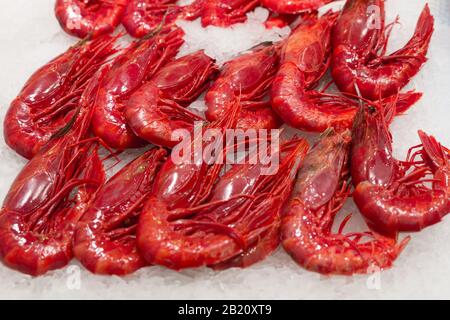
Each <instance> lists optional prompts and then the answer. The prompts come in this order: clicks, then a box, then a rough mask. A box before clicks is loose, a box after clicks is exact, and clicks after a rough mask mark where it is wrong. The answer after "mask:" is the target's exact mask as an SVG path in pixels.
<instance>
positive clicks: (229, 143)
mask: <svg viewBox="0 0 450 320" xmlns="http://www.w3.org/2000/svg"><path fill="white" fill-rule="evenodd" d="M280 134H281V130H279V129H272V130H266V129H246V130H244V129H225V130H223V129H219V128H208V129H205V127H204V126H203V122H201V121H197V122H195V124H194V130H193V131H190V130H187V129H178V130H175V131H174V132H173V134H172V140H173V141H181V142H180V143H179V144H178V145H176V146H175V147H174V148H173V150H172V155H171V157H172V161H173V162H174V163H175V164H176V165H183V164H196V165H200V164H202V163H205V164H208V165H213V164H219V165H223V164H225V165H236V164H252V165H260V166H261V175H266V176H268V175H274V174H276V173H277V172H278V169H279V165H280Z"/></svg>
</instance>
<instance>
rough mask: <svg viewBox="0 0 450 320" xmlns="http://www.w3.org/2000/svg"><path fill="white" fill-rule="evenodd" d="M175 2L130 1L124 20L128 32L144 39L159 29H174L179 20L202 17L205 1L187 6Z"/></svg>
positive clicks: (167, 0)
mask: <svg viewBox="0 0 450 320" xmlns="http://www.w3.org/2000/svg"><path fill="white" fill-rule="evenodd" d="M176 2H177V1H175V0H130V2H129V3H128V6H127V8H126V10H125V14H124V16H123V19H122V24H123V25H124V27H125V29H127V32H128V33H129V34H130V35H131V36H133V37H135V38H142V37H144V36H145V35H147V34H148V33H150V32H152V31H155V30H157V29H159V28H162V30H166V29H168V28H172V27H173V26H174V25H175V22H176V21H177V20H178V19H181V20H195V19H197V18H199V17H200V16H201V13H202V9H203V4H204V2H205V0H195V1H194V2H193V3H192V4H190V5H186V6H178V5H176Z"/></svg>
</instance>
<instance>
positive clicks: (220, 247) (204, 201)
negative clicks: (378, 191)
mask: <svg viewBox="0 0 450 320" xmlns="http://www.w3.org/2000/svg"><path fill="white" fill-rule="evenodd" d="M238 112H239V108H238V109H237V111H234V113H233V112H232V113H231V114H230V117H229V118H228V119H227V120H226V121H227V122H228V125H226V127H228V128H230V127H234V126H235V125H236V120H237V118H236V115H237V114H238ZM232 122H234V123H232ZM222 123H223V121H222ZM216 126H217V125H216ZM219 126H220V125H219ZM211 127H212V128H214V127H215V125H211ZM195 144H196V142H193V146H195ZM306 150H307V144H306V142H304V141H301V142H299V143H298V144H297V145H296V147H295V148H294V151H292V150H291V153H290V154H289V156H288V157H287V158H285V161H283V162H282V164H281V165H280V170H279V171H278V172H277V173H276V174H275V175H272V176H262V175H261V169H262V167H261V165H249V166H246V165H244V166H238V167H235V169H232V170H231V171H230V173H228V174H226V175H225V176H224V178H223V180H222V179H220V181H219V183H218V184H217V185H216V186H215V187H214V188H212V184H213V183H214V182H215V181H216V180H217V179H218V176H219V173H220V171H221V169H222V167H223V165H221V164H213V165H208V164H207V163H205V162H201V163H192V164H183V165H176V164H175V163H173V162H172V161H171V160H169V161H168V162H167V163H166V164H165V165H164V166H163V169H162V170H161V172H160V174H159V176H158V178H157V180H156V182H155V189H154V192H153V194H152V196H151V197H150V199H149V201H148V202H147V204H146V205H145V208H144V212H143V213H142V215H141V218H140V221H139V225H138V247H139V249H140V251H141V253H142V255H143V256H144V258H145V259H146V260H147V261H148V262H149V263H152V264H158V265H163V266H166V267H168V268H172V269H176V270H179V269H184V268H194V267H200V266H208V265H216V264H219V263H224V262H226V261H229V260H230V259H233V258H236V259H245V257H244V256H245V255H247V254H252V252H251V250H252V249H259V248H260V246H259V241H260V240H261V239H264V240H267V238H268V237H269V235H270V234H271V233H272V232H273V230H274V228H277V227H278V225H279V210H280V208H281V206H282V204H283V202H284V200H285V199H286V197H287V195H288V194H289V191H290V187H291V186H292V182H293V176H292V170H293V166H294V165H295V164H296V163H297V161H296V160H297V159H298V158H299V157H301V155H302V154H304V153H306ZM230 188H231V189H230ZM208 199H209V201H208ZM272 248H273V246H272ZM272 250H273V249H269V250H267V251H265V250H262V252H261V255H259V256H255V255H253V256H252V257H251V259H250V260H249V261H248V263H254V262H256V261H258V260H261V259H262V258H264V256H265V255H267V254H269V253H270V252H271V251H272ZM258 253H259V252H258ZM241 255H243V256H241ZM240 263H241V265H242V266H245V265H246V263H247V261H242V262H240Z"/></svg>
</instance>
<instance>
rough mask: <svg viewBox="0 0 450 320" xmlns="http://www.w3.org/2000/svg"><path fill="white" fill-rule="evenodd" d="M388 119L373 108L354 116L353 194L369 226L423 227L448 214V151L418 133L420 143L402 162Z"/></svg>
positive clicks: (385, 230)
mask: <svg viewBox="0 0 450 320" xmlns="http://www.w3.org/2000/svg"><path fill="white" fill-rule="evenodd" d="M386 123H387V120H386V119H385V116H384V115H383V113H382V112H379V111H377V110H376V109H375V108H367V110H364V109H363V108H362V109H361V111H360V113H359V114H358V117H357V120H355V125H354V132H353V147H352V152H351V155H352V160H351V164H352V166H351V169H352V170H351V171H352V176H353V179H354V183H355V186H356V190H355V192H354V194H353V198H354V200H355V203H356V205H357V206H358V208H359V209H360V211H361V213H362V214H363V216H364V217H365V219H366V221H367V222H368V224H369V226H370V227H371V228H372V229H374V230H376V231H378V232H380V233H384V234H393V233H396V232H400V231H411V232H413V231H420V230H422V229H424V228H426V227H428V226H431V225H434V224H436V223H438V222H440V221H441V220H442V218H443V217H444V216H445V215H447V214H448V213H449V212H450V201H449V199H450V151H449V150H448V149H447V148H445V147H443V146H442V145H441V144H439V143H438V142H437V141H436V139H435V138H433V137H431V136H428V135H427V134H425V133H424V132H422V131H419V137H420V139H421V142H422V143H421V145H419V146H416V147H413V148H411V150H410V152H409V153H408V157H407V159H406V161H399V160H397V159H395V158H394V157H393V155H392V138H391V134H390V132H389V129H388V126H387V124H386Z"/></svg>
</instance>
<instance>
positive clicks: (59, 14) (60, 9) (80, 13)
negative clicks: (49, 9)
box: [55, 0, 128, 38]
mask: <svg viewBox="0 0 450 320" xmlns="http://www.w3.org/2000/svg"><path fill="white" fill-rule="evenodd" d="M127 3H128V0H56V4H55V15H56V18H57V19H58V21H59V24H60V25H61V27H62V28H63V29H64V31H65V32H67V33H68V34H70V35H72V36H75V37H79V38H85V37H87V36H90V37H98V36H100V35H102V34H105V33H111V32H113V31H114V30H115V29H116V27H117V26H118V25H119V24H120V21H121V19H122V15H123V13H124V11H125V7H126V5H127Z"/></svg>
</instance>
